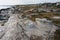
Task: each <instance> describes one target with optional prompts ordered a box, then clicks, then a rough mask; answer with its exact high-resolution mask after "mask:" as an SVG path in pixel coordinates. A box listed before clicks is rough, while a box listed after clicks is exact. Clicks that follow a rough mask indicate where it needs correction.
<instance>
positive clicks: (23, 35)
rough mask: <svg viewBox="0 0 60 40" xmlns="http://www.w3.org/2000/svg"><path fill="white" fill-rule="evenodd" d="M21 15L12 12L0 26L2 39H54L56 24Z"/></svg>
mask: <svg viewBox="0 0 60 40" xmlns="http://www.w3.org/2000/svg"><path fill="white" fill-rule="evenodd" d="M19 16H20V15H18V14H12V15H11V16H10V18H9V19H8V21H7V22H6V23H5V24H4V26H0V40H53V36H54V32H55V30H56V26H55V25H53V24H50V23H47V22H42V21H41V20H40V19H36V21H35V22H33V21H32V20H30V19H28V18H25V19H22V18H20V17H19ZM51 36H52V37H51Z"/></svg>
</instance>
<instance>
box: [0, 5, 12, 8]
mask: <svg viewBox="0 0 60 40" xmlns="http://www.w3.org/2000/svg"><path fill="white" fill-rule="evenodd" d="M10 7H11V5H0V9H6V8H10Z"/></svg>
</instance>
